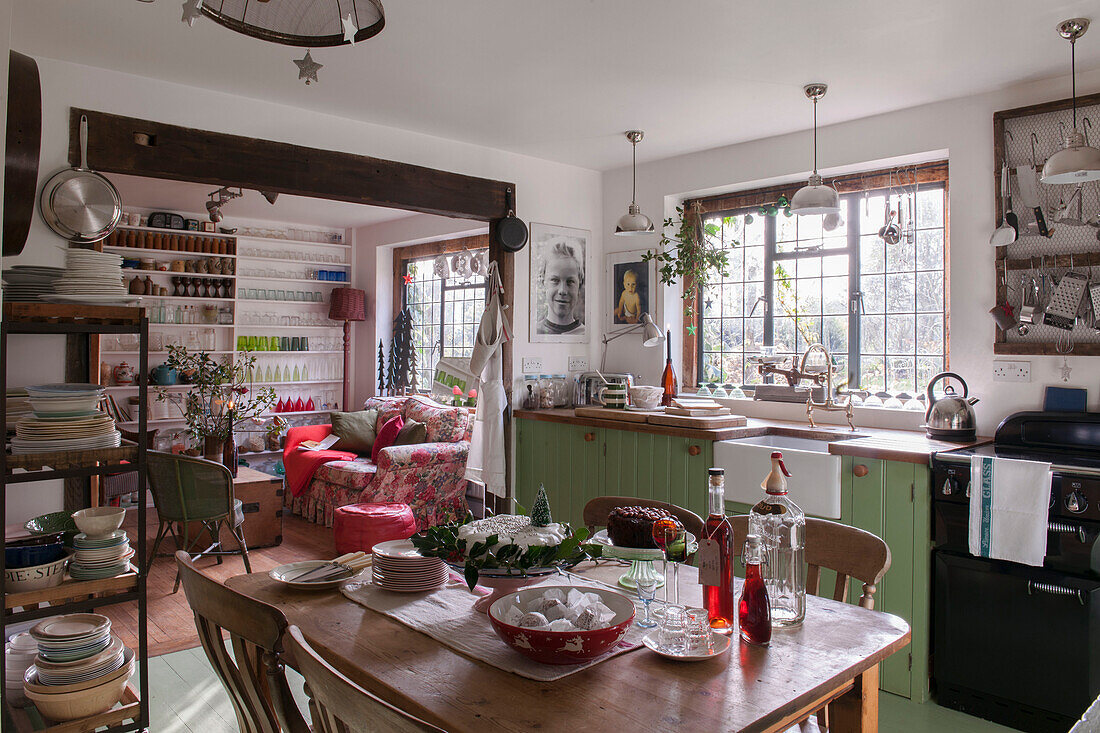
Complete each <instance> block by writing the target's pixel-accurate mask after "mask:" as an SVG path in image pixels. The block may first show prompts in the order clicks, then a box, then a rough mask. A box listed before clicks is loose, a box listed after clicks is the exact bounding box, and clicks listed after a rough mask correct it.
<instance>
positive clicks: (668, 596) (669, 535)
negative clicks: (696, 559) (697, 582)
mask: <svg viewBox="0 0 1100 733" xmlns="http://www.w3.org/2000/svg"><path fill="white" fill-rule="evenodd" d="M653 541H654V542H655V543H657V547H658V548H660V550H661V551H662V552H663V553H664V554H665V564H664V570H665V603H668V604H671V605H678V604H679V603H680V588H679V580H680V563H681V562H682V561H684V560H686V559H687V532H686V531H685V530H684V525H682V524H680V520H678V519H676V518H675V517H665V518H664V519H658V520H657V521H656V522H654V523H653ZM670 564H671V565H672V567H671V568H669V565H670ZM669 570H671V571H672V575H671V578H670V577H669Z"/></svg>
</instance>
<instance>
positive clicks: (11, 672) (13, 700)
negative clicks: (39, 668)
mask: <svg viewBox="0 0 1100 733" xmlns="http://www.w3.org/2000/svg"><path fill="white" fill-rule="evenodd" d="M37 653H38V642H36V641H35V640H34V637H33V636H31V635H30V634H28V633H26V632H24V633H22V634H16V635H15V636H13V637H12V638H11V641H9V642H8V643H7V644H5V645H4V673H5V674H6V675H7V676H6V677H5V678H4V702H6V703H8V704H9V705H20V704H22V703H23V702H24V701H25V700H26V698H25V697H24V696H23V675H24V673H26V671H27V668H28V667H30V666H31V665H32V664H34V655H35V654H37Z"/></svg>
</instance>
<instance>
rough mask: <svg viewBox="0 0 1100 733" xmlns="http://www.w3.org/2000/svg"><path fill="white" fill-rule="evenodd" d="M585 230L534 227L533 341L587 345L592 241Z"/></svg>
mask: <svg viewBox="0 0 1100 733" xmlns="http://www.w3.org/2000/svg"><path fill="white" fill-rule="evenodd" d="M589 236H590V233H589V232H588V231H586V230H584V229H571V228H569V227H559V226H552V225H550V224H536V223H532V224H531V308H530V311H531V331H530V333H531V341H532V342H534V343H585V342H586V341H588V336H587V332H586V324H587V321H588V319H587V317H586V311H587V304H586V301H585V284H586V282H587V280H588V238H589Z"/></svg>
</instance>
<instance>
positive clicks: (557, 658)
mask: <svg viewBox="0 0 1100 733" xmlns="http://www.w3.org/2000/svg"><path fill="white" fill-rule="evenodd" d="M554 587H556V588H558V589H559V590H560V591H562V592H563V593H566V594H568V593H569V591H570V590H572V589H573V588H574V587H575V586H545V585H540V586H537V587H535V588H524V589H523V590H519V591H516V592H515V593H511V594H509V595H507V596H505V597H503V598H501V599H500V600H498V601H496V602H495V603H493V605H492V606H490V607H489V622H490V623H491V624H492V625H493V631H495V632H496V634H497V636H499V637H500V639H501V640H502V641H503V642H504V643H505V644H507V645H508V646H510V647H512V648H513V649H515V650H516V651H517V652H519V653H520V654H523V655H524V656H527V657H530V658H531V659H534V660H535V661H536V662H542V663H543V664H579V663H580V662H586V661H588V660H590V659H596V658H597V657H599V656H601V655H603V654H605V653H606V652H607V651H609V650H610V649H611V648H612V647H614V646H615V645H616V644H618V643H619V641H620V640H621V639H622V638H623V636H624V635H625V634H626V632H627V630H628V629H630V625H631V624H632V623H634V601H632V600H630V598H629V597H627V596H625V595H623V594H622V593H619V592H618V591H613V590H611V589H609V588H608V589H604V588H587V587H576V590H579V591H583V592H585V593H595V594H596V595H598V596H599V597H600V600H601V601H603V604H604V605H605V606H607V607H608V608H610V609H611V610H612V611H614V612H615V616H614V618H612V619H611V625H610V626H607V627H605V628H602V629H593V630H592V631H539V630H535V629H524V628H520V627H519V626H512V625H511V624H506V623H504V621H502V620H501V619H502V618H503V616H504V611H505V610H506V609H507V608H508V607H509V606H515V605H518V606H519V607H520V608H521V609H523V608H527V607H528V606H529V605H530V604H531V602H532V601H534V600H535V599H536V598H540V597H541V596H542V594H543V593H545V592H546V591H548V590H550V589H551V588H554Z"/></svg>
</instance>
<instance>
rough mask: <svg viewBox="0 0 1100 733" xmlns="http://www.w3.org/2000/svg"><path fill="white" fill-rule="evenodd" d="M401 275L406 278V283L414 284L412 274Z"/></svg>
mask: <svg viewBox="0 0 1100 733" xmlns="http://www.w3.org/2000/svg"><path fill="white" fill-rule="evenodd" d="M401 277H402V278H404V280H405V284H406V285H411V284H412V281H413V276H412V275H402V276H401Z"/></svg>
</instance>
